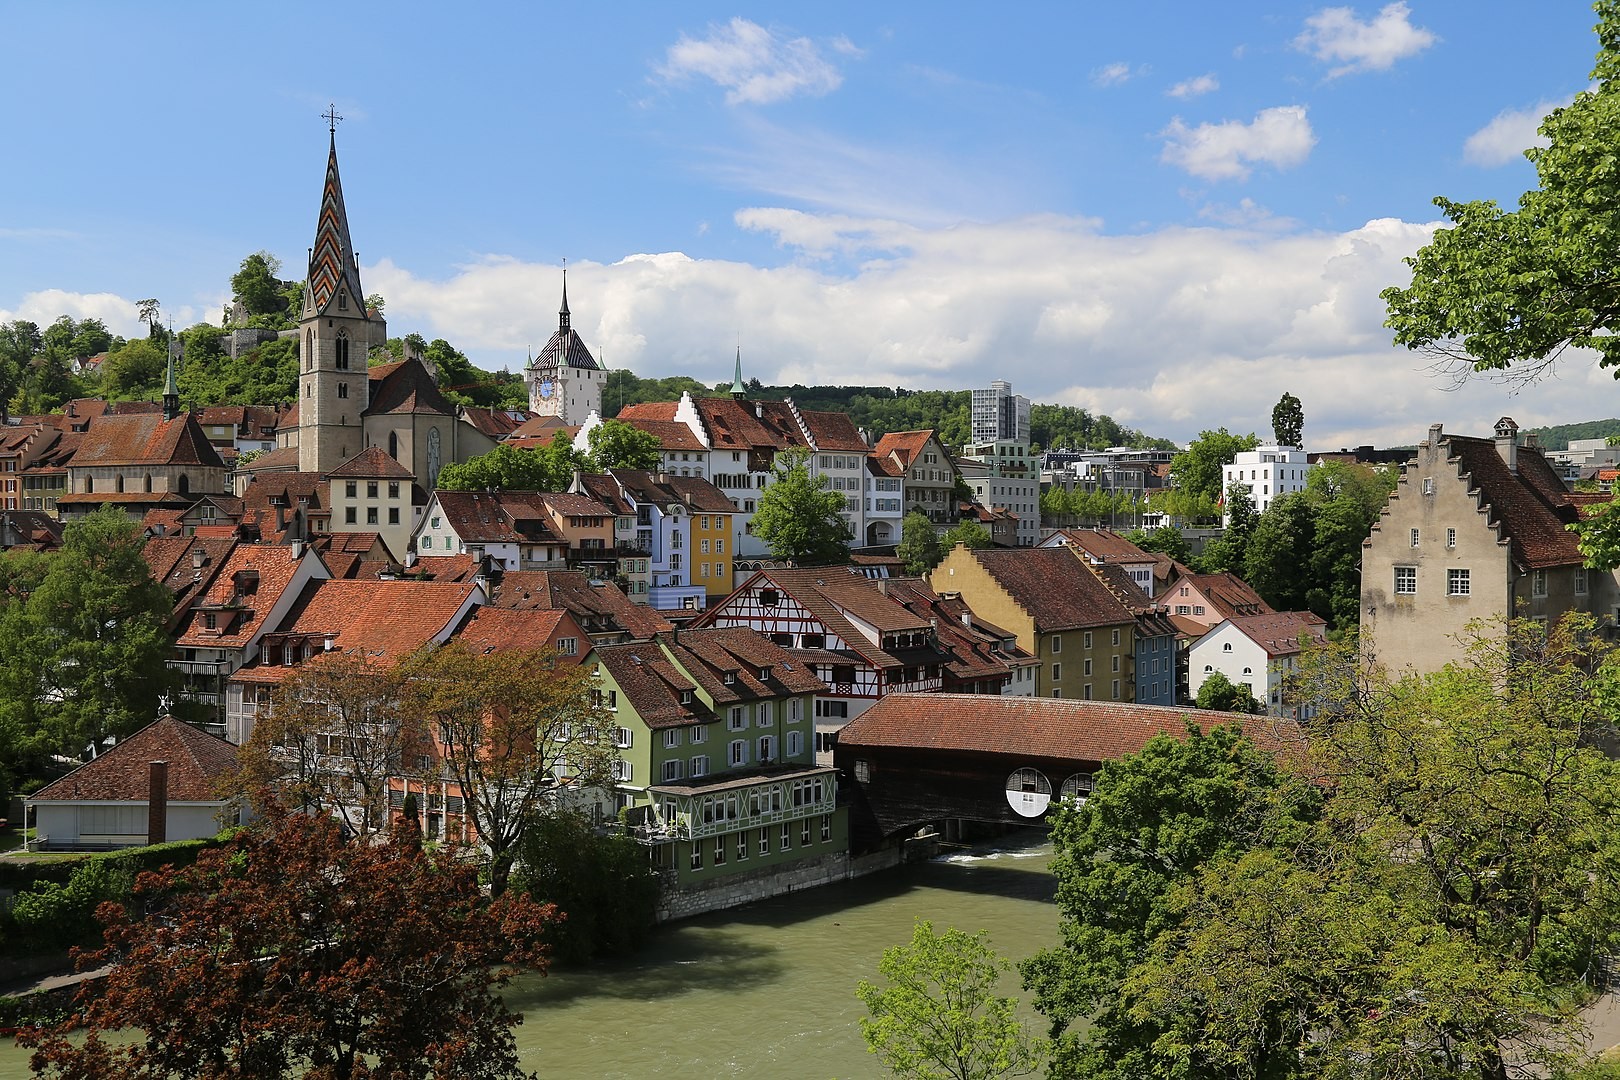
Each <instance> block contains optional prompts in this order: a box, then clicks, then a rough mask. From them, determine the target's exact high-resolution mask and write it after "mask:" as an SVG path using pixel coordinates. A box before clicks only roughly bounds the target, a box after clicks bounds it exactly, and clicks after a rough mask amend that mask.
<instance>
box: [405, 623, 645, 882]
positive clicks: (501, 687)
mask: <svg viewBox="0 0 1620 1080" xmlns="http://www.w3.org/2000/svg"><path fill="white" fill-rule="evenodd" d="M404 675H405V677H406V680H407V694H408V696H407V699H406V707H405V710H404V711H405V712H406V713H407V714H409V715H411V716H416V717H420V718H422V720H423V721H424V722H425V723H426V724H427V725H428V727H429V729H430V732H431V735H432V739H433V742H434V744H435V746H436V760H437V762H438V764H439V765H440V766H441V767H442V769H443V771H444V775H445V776H447V777H448V778H449V779H450V780H451V781H452V782H453V783H454V784H455V785H456V786H457V787H458V788H459V791H460V794H461V796H462V798H463V800H464V806H465V808H466V810H465V812H466V815H467V820H468V821H469V822H470V823H471V824H472V826H473V828H474V829H475V830H477V833H478V841H479V844H480V846H481V847H482V848H483V850H484V852H485V855H486V857H487V864H488V870H489V881H490V888H491V890H492V891H493V892H494V893H495V894H496V895H499V894H500V893H502V892H504V891H505V889H506V884H507V881H508V879H509V878H510V877H511V873H512V866H513V863H514V862H515V861H516V859H517V855H518V848H519V845H520V843H521V841H522V838H523V835H524V832H525V830H527V829H528V828H529V827H530V826H531V825H532V824H533V823H534V821H535V820H536V818H537V817H538V816H539V815H540V814H541V813H542V812H543V811H547V810H550V809H551V808H552V807H553V806H554V805H555V804H556V802H557V800H558V798H559V797H560V793H561V792H562V791H563V790H564V784H565V783H566V785H567V786H568V787H569V788H571V789H573V790H575V791H581V792H583V790H584V789H589V788H601V787H606V786H609V785H610V784H611V782H612V780H613V765H614V763H615V762H616V761H617V760H618V751H617V750H616V749H615V748H614V740H613V736H614V734H615V731H614V728H615V725H614V722H613V715H612V714H611V713H610V712H608V711H607V710H606V709H605V708H603V707H601V706H600V705H599V704H597V702H596V700H595V691H594V687H593V684H592V669H591V668H588V667H586V666H584V665H581V664H575V663H573V662H572V661H571V660H570V659H568V658H566V657H561V656H558V655H557V654H556V653H555V652H554V651H552V650H550V649H537V650H532V651H531V650H514V651H499V652H492V653H480V652H474V651H473V650H471V649H469V648H467V647H466V646H465V645H463V644H461V643H459V642H453V643H451V644H449V645H444V646H439V647H429V648H427V649H424V650H423V651H422V652H420V653H418V654H417V655H416V656H414V657H412V658H411V660H410V662H409V663H407V664H406V665H405V669H404Z"/></svg>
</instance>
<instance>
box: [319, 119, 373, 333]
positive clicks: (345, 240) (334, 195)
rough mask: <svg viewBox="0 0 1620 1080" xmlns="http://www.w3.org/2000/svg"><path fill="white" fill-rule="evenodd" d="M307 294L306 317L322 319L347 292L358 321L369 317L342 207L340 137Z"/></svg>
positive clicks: (332, 150)
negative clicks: (339, 166)
mask: <svg viewBox="0 0 1620 1080" xmlns="http://www.w3.org/2000/svg"><path fill="white" fill-rule="evenodd" d="M308 282H309V283H308V285H307V286H306V289H305V293H304V314H305V315H323V314H325V313H326V312H327V310H328V308H329V307H330V306H331V305H332V304H333V303H334V302H335V300H336V297H337V295H338V293H339V291H340V290H342V291H346V292H347V293H348V294H349V297H350V303H351V304H352V305H353V307H351V308H349V309H348V310H349V311H352V312H353V313H354V314H355V315H356V316H357V317H359V318H365V317H366V305H365V299H366V294H365V292H364V291H363V290H362V289H361V288H360V268H359V267H358V266H356V265H355V259H354V244H353V243H352V242H351V241H350V240H349V214H348V211H347V210H345V209H344V207H343V181H342V178H341V177H339V176H338V159H337V135H336V133H333V134H332V136H331V143H330V146H329V149H328V150H327V154H326V184H325V186H324V187H322V188H321V214H320V219H319V220H318V221H317V223H316V225H315V245H314V247H312V248H310V252H309V278H308Z"/></svg>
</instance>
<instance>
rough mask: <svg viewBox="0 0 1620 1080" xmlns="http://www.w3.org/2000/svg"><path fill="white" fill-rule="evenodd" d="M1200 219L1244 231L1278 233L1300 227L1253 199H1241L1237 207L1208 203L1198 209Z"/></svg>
mask: <svg viewBox="0 0 1620 1080" xmlns="http://www.w3.org/2000/svg"><path fill="white" fill-rule="evenodd" d="M1198 217H1199V219H1200V220H1202V221H1213V222H1215V223H1216V224H1217V225H1232V226H1236V227H1238V228H1244V229H1267V230H1272V231H1277V230H1283V229H1296V228H1298V227H1299V222H1297V221H1295V220H1294V219H1293V218H1288V217H1278V216H1276V215H1275V214H1273V213H1272V212H1271V211H1270V210H1268V209H1266V208H1265V207H1264V206H1261V205H1260V204H1259V203H1257V202H1255V201H1254V200H1253V199H1239V200H1238V201H1237V205H1235V206H1234V205H1230V204H1227V203H1206V204H1204V205H1203V206H1201V207H1199V208H1198Z"/></svg>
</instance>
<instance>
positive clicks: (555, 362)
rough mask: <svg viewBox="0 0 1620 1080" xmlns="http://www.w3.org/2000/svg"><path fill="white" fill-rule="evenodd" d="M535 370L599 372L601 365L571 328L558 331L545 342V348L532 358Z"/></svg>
mask: <svg viewBox="0 0 1620 1080" xmlns="http://www.w3.org/2000/svg"><path fill="white" fill-rule="evenodd" d="M533 366H534V367H535V368H546V367H564V366H566V367H571V368H585V369H587V370H590V371H600V370H601V369H602V365H601V364H599V363H597V362H596V357H594V356H592V355H591V350H590V349H588V348H586V347H585V342H584V341H583V340H582V339H581V338H580V336H579V335H578V334H577V333H575V332H574V329H573V327H568V328H567V329H564V330H558V331H557V332H556V333H554V334H552V335H551V339H550V340H549V341H547V342H546V347H545V348H543V349H541V350H540V355H539V356H536V357H535V358H534V364H533Z"/></svg>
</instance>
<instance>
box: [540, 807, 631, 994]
mask: <svg viewBox="0 0 1620 1080" xmlns="http://www.w3.org/2000/svg"><path fill="white" fill-rule="evenodd" d="M520 848H521V851H520V854H519V858H518V869H517V872H516V875H515V876H514V879H513V884H514V886H515V887H516V888H520V889H522V890H523V891H525V892H527V893H528V894H529V895H530V896H532V897H533V898H534V899H536V900H538V901H541V902H542V903H547V904H552V905H555V906H556V908H557V910H558V911H559V912H560V913H561V914H562V919H561V920H560V921H559V923H557V924H556V925H554V926H553V928H552V929H553V934H552V936H551V938H550V939H549V940H550V943H551V947H552V955H553V956H554V957H556V958H557V959H558V960H559V961H562V962H565V963H566V962H568V961H574V962H583V961H586V960H589V959H591V958H593V957H606V956H622V955H624V954H627V953H630V952H633V951H635V950H636V949H637V948H638V947H640V945H641V943H642V942H643V941H645V940H646V939H647V936H648V935H649V934H650V933H651V932H652V929H653V924H654V920H655V919H656V917H657V913H658V897H659V882H658V875H657V872H656V871H655V870H654V869H653V868H652V866H651V865H649V864H648V862H647V849H646V848H644V847H642V846H641V844H640V843H638V842H637V841H636V840H635V839H634V838H633V837H631V836H630V835H628V834H627V833H625V832H624V831H623V830H617V831H612V832H603V831H602V830H601V829H600V828H598V827H597V825H596V824H595V823H594V822H592V821H591V820H590V818H588V817H587V816H585V815H584V814H582V813H579V812H576V811H573V810H569V809H566V808H563V807H552V808H550V809H547V810H545V811H544V812H542V813H540V814H538V815H537V816H536V817H535V819H534V820H533V821H531V822H530V823H529V826H528V828H527V829H525V830H524V834H523V839H522V843H521V844H520Z"/></svg>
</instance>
